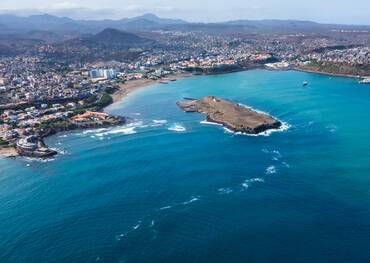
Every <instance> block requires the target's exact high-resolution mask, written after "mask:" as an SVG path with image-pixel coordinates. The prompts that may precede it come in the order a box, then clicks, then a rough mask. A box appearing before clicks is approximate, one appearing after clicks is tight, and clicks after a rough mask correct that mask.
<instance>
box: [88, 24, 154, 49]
mask: <svg viewBox="0 0 370 263" xmlns="http://www.w3.org/2000/svg"><path fill="white" fill-rule="evenodd" d="M88 40H89V41H93V42H95V43H102V44H107V45H109V44H122V45H127V46H130V45H138V44H143V43H148V42H149V40H148V39H145V38H142V37H139V36H137V35H135V34H132V33H128V32H123V31H120V30H117V29H114V28H107V29H104V30H103V31H102V32H100V33H98V34H96V35H94V36H92V37H90V38H88Z"/></svg>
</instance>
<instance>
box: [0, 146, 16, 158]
mask: <svg viewBox="0 0 370 263" xmlns="http://www.w3.org/2000/svg"><path fill="white" fill-rule="evenodd" d="M17 156H19V154H18V152H17V150H16V149H15V148H14V147H0V157H3V158H14V157H17Z"/></svg>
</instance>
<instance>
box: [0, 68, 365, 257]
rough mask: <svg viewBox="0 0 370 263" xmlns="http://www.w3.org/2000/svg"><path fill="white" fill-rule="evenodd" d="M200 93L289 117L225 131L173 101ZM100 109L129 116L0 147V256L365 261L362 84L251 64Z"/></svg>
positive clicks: (156, 88) (162, 87)
mask: <svg viewBox="0 0 370 263" xmlns="http://www.w3.org/2000/svg"><path fill="white" fill-rule="evenodd" d="M303 81H309V83H310V84H309V86H308V87H302V82H303ZM205 95H217V96H221V97H224V98H228V99H232V100H235V101H238V102H240V103H243V104H246V105H249V106H252V107H254V108H256V109H258V110H262V111H265V112H268V113H270V114H272V115H273V116H276V117H277V118H279V119H280V120H282V121H284V122H287V123H288V124H289V125H290V128H289V130H287V131H284V132H276V133H273V134H271V135H270V136H259V137H251V136H244V135H234V134H232V133H228V132H226V131H225V130H224V129H223V128H222V127H218V126H214V125H206V124H202V123H201V121H203V120H204V116H202V115H200V114H186V113H183V112H182V111H181V110H179V109H178V108H177V106H176V105H175V103H176V101H177V100H180V99H182V98H183V97H196V98H197V97H201V96H205ZM108 111H109V112H111V113H115V114H123V115H127V116H130V117H132V118H133V119H134V123H133V124H131V125H129V126H123V127H115V128H111V129H108V130H95V131H94V130H91V131H84V132H75V133H66V134H59V135H57V136H54V137H52V138H49V139H48V141H47V143H48V144H49V145H52V146H53V147H56V148H58V149H60V150H61V151H63V154H61V155H59V156H58V157H57V158H56V159H55V160H53V161H50V162H45V163H43V162H39V161H33V160H23V159H17V160H5V159H0V262H291V261H293V262H368V261H369V259H370V154H369V152H370V137H369V136H370V119H369V116H370V87H368V86H364V85H360V84H358V83H357V81H356V80H354V79H349V78H337V77H328V76H322V75H315V74H308V73H301V72H294V71H288V72H269V71H263V70H255V71H247V72H240V73H235V74H227V75H219V76H202V77H193V78H186V79H183V80H180V81H177V82H174V83H170V84H169V85H154V86H152V87H149V88H146V89H142V90H139V91H137V92H135V93H133V94H131V95H130V96H129V97H127V98H126V99H125V100H124V101H122V102H121V103H118V104H115V105H112V106H111V107H110V108H109V109H108Z"/></svg>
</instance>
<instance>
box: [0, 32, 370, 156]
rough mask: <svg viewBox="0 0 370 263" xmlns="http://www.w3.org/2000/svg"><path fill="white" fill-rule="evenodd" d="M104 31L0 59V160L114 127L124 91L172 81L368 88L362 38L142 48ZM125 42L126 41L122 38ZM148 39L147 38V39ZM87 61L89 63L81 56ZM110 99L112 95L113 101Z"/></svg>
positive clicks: (369, 72)
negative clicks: (233, 78)
mask: <svg viewBox="0 0 370 263" xmlns="http://www.w3.org/2000/svg"><path fill="white" fill-rule="evenodd" d="M122 34H123V33H122V32H121V31H119V30H114V29H106V30H104V31H103V32H102V33H101V34H100V35H99V34H97V35H96V36H98V37H100V38H103V39H100V38H99V41H103V40H104V41H105V39H107V40H108V42H109V43H108V44H107V43H106V42H104V45H102V44H101V42H96V40H94V41H95V42H92V44H90V43H89V45H86V44H85V42H78V41H72V42H58V43H44V42H41V43H36V44H32V45H31V46H27V51H24V47H23V49H22V48H19V47H17V48H18V49H17V48H16V51H17V52H15V53H13V52H11V53H0V54H1V56H0V153H2V154H4V155H6V156H16V155H23V156H29V157H40V158H44V157H50V156H53V155H55V154H57V152H55V151H54V150H52V149H49V148H48V147H47V146H46V145H45V144H44V142H43V139H44V138H45V137H47V136H49V135H52V134H55V133H57V132H59V131H68V130H74V129H82V128H90V127H102V126H110V125H117V124H122V123H125V122H126V121H127V119H126V118H125V117H123V116H122V117H120V116H110V115H108V114H105V113H103V112H102V111H103V109H104V107H106V106H108V105H109V104H111V103H113V102H114V101H116V100H117V98H120V97H123V96H125V95H127V93H129V92H130V91H131V90H132V89H134V88H137V87H140V86H143V85H144V84H145V85H148V84H150V83H154V82H159V83H162V84H166V83H168V82H169V81H175V80H176V78H177V77H178V76H181V75H184V74H187V75H198V74H220V73H228V72H235V71H241V70H248V69H255V68H266V69H270V70H287V69H297V70H304V71H313V72H322V73H328V74H338V75H348V76H356V77H359V81H361V82H362V83H369V82H370V81H369V79H368V77H369V76H370V41H369V40H370V33H369V32H363V33H360V34H358V33H356V34H355V33H351V32H328V35H326V36H322V35H320V34H318V35H313V34H304V33H301V32H297V33H295V34H292V33H289V34H282V33H280V34H269V35H266V34H259V35H253V36H252V35H235V34H227V35H223V36H221V35H216V34H204V33H201V32H183V31H156V32H151V34H150V36H151V37H152V39H151V41H147V42H145V41H144V40H140V41H139V40H137V41H138V42H140V43H141V42H142V43H143V44H142V46H141V47H140V46H134V47H127V46H126V44H125V45H121V44H122V43H123V42H124V41H125V38H124V37H125V36H126V35H122ZM126 37H127V36H126ZM147 37H148V36H147ZM89 54H91V55H89ZM117 94H118V95H117Z"/></svg>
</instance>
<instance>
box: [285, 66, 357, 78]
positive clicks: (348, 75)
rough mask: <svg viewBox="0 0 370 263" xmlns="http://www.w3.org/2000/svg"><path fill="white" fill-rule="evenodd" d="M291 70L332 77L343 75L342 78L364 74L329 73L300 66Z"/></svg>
mask: <svg viewBox="0 0 370 263" xmlns="http://www.w3.org/2000/svg"><path fill="white" fill-rule="evenodd" d="M292 70H295V71H300V72H306V73H312V74H320V75H325V76H333V77H344V78H351V79H353V78H355V79H358V78H363V77H364V76H361V75H351V74H340V73H330V72H325V71H317V70H310V69H302V68H293V69H292Z"/></svg>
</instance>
